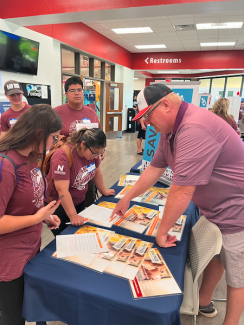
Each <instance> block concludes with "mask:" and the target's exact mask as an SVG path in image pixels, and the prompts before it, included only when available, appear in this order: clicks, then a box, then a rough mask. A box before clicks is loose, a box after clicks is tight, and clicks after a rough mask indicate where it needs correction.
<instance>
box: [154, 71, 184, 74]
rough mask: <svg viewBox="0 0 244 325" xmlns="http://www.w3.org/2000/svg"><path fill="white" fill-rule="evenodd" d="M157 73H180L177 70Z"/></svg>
mask: <svg viewBox="0 0 244 325" xmlns="http://www.w3.org/2000/svg"><path fill="white" fill-rule="evenodd" d="M157 73H173V74H175V73H180V72H179V71H177V70H162V71H157Z"/></svg>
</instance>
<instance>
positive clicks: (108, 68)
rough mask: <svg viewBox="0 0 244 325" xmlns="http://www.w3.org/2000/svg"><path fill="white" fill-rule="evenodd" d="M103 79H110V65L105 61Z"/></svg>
mask: <svg viewBox="0 0 244 325" xmlns="http://www.w3.org/2000/svg"><path fill="white" fill-rule="evenodd" d="M105 80H111V65H110V64H107V63H105Z"/></svg>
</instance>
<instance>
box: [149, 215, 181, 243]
mask: <svg viewBox="0 0 244 325" xmlns="http://www.w3.org/2000/svg"><path fill="white" fill-rule="evenodd" d="M160 222H161V218H160V216H159V215H157V216H156V217H155V218H154V220H153V221H152V223H151V224H150V226H149V227H148V229H147V231H146V232H145V235H148V236H153V237H156V234H157V230H158V227H159V224H160ZM185 223H186V216H185V215H182V216H181V217H180V218H179V219H178V220H177V221H176V223H175V224H174V226H173V227H172V228H171V229H170V230H169V232H168V233H169V235H171V236H176V239H177V240H178V241H180V240H181V237H182V234H183V231H184V227H185Z"/></svg>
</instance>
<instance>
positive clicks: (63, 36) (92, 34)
mask: <svg viewBox="0 0 244 325" xmlns="http://www.w3.org/2000/svg"><path fill="white" fill-rule="evenodd" d="M27 28H29V29H31V30H34V31H36V32H38V33H41V34H44V35H47V36H50V37H53V38H54V39H56V40H58V41H60V42H62V43H65V44H68V45H70V46H73V47H75V48H77V49H80V50H82V51H84V52H87V53H90V54H92V55H93V56H97V57H99V58H102V59H104V60H106V61H111V62H113V63H117V64H120V65H122V66H124V67H128V68H130V67H131V57H132V54H131V53H130V52H129V51H127V50H126V49H124V48H123V47H121V46H119V45H118V44H116V43H114V42H112V41H111V40H110V39H108V38H106V37H105V36H103V35H101V34H99V33H98V32H96V31H95V30H94V29H92V28H90V27H88V26H87V25H85V24H83V23H69V24H55V25H42V26H30V27H27Z"/></svg>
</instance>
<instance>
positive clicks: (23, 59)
mask: <svg viewBox="0 0 244 325" xmlns="http://www.w3.org/2000/svg"><path fill="white" fill-rule="evenodd" d="M38 56H39V42H36V41H32V40H30V39H28V38H25V37H21V36H18V35H15V34H11V33H7V32H5V31H2V30H0V70H4V71H9V72H18V73H27V74H31V75H37V68H38Z"/></svg>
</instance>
